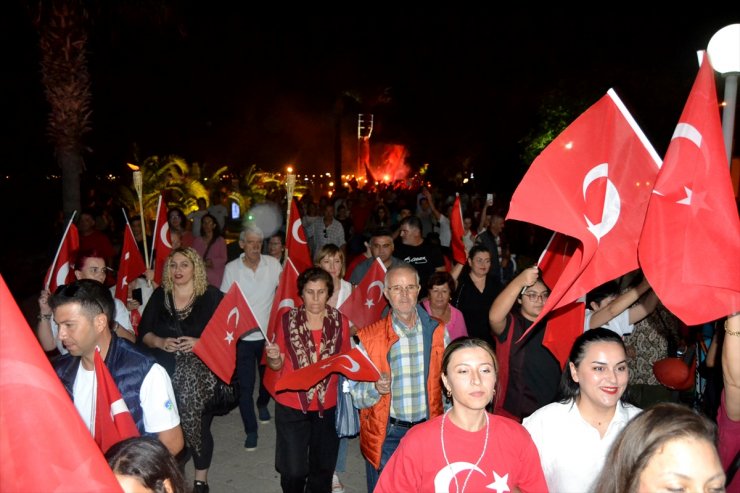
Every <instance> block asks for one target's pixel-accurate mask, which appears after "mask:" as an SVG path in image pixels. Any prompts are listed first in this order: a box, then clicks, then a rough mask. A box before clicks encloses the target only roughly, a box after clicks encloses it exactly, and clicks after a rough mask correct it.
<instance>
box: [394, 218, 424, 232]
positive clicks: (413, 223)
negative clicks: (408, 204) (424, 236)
mask: <svg viewBox="0 0 740 493" xmlns="http://www.w3.org/2000/svg"><path fill="white" fill-rule="evenodd" d="M404 225H406V226H408V227H409V228H415V229H418V230H419V232H421V231H422V226H421V219H419V218H418V217H416V216H408V217H404V218H403V219H401V223H400V224H399V226H404Z"/></svg>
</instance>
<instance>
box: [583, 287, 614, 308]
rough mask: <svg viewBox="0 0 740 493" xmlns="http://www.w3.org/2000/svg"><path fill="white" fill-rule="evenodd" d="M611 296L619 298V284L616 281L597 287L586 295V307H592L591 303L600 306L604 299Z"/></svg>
mask: <svg viewBox="0 0 740 493" xmlns="http://www.w3.org/2000/svg"><path fill="white" fill-rule="evenodd" d="M609 296H619V283H617V282H616V281H609V282H605V283H604V284H602V285H601V286H597V287H595V288H594V289H592V290H591V291H589V292H588V294H586V306H587V307H589V308H590V307H591V303H596V304H599V303H601V301H602V300H603V299H604V298H608V297H609Z"/></svg>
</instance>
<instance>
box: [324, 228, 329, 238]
mask: <svg viewBox="0 0 740 493" xmlns="http://www.w3.org/2000/svg"><path fill="white" fill-rule="evenodd" d="M328 237H329V234H328V233H327V232H326V228H324V238H328Z"/></svg>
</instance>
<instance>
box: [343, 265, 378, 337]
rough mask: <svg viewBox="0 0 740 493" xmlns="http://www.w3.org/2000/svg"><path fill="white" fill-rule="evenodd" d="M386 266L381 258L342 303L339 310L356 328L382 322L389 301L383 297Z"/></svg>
mask: <svg viewBox="0 0 740 493" xmlns="http://www.w3.org/2000/svg"><path fill="white" fill-rule="evenodd" d="M385 271H386V269H385V265H383V261H382V260H380V258H378V257H375V261H374V262H373V264H372V265H371V266H370V269H368V271H367V272H366V273H365V277H363V278H362V281H360V284H358V285H357V287H356V288H355V289H353V290H352V294H350V295H349V297H348V298H347V299H346V300H345V301H344V303H342V305H341V306H340V307H338V310H339V311H340V312H342V314H343V315H344V316H345V317H347V318H348V319H349V320H350V322H352V324H353V325H354V326H355V327H358V328H360V327H365V326H366V325H370V324H371V323H373V322H376V321H378V320H380V317H381V316H382V313H383V309H384V308H385V307H386V305H387V301H386V299H385V297H384V296H383V288H384V282H385Z"/></svg>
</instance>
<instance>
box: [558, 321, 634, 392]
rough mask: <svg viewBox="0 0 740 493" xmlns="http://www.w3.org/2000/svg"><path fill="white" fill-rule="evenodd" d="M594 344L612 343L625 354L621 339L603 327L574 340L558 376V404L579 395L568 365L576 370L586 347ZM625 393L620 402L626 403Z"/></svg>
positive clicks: (577, 386) (583, 356) (578, 386)
mask: <svg viewBox="0 0 740 493" xmlns="http://www.w3.org/2000/svg"><path fill="white" fill-rule="evenodd" d="M595 342H614V343H616V344H619V346H620V347H621V348H622V350H623V351H624V352H625V354H626V353H627V348H625V346H624V341H623V340H622V338H621V337H620V336H619V334H617V333H616V332H614V331H613V330H609V329H605V328H603V327H597V328H595V329H591V330H587V331H586V332H584V333H583V334H581V335H580V336H578V337H577V338H576V340H575V341H574V342H573V346H572V347H571V349H570V354H569V355H568V362H567V363H566V364H565V369H564V370H563V374H562V375H561V376H560V393H559V395H558V397H559V400H560V402H562V403H566V402H569V401H570V400H575V399H576V398H577V397H578V396H579V395H580V393H581V387H580V385H578V382H576V381H575V380H573V376H572V375H571V374H570V363H573V366H575V367H576V368H578V366H579V365H580V364H581V363H582V362H583V358H585V357H586V351H587V350H588V346H589V345H590V344H593V343H595ZM627 397H628V396H627V392H626V391H625V393H624V394H622V397H621V398H620V400H621V401H622V402H626V401H627V400H628V399H627Z"/></svg>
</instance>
